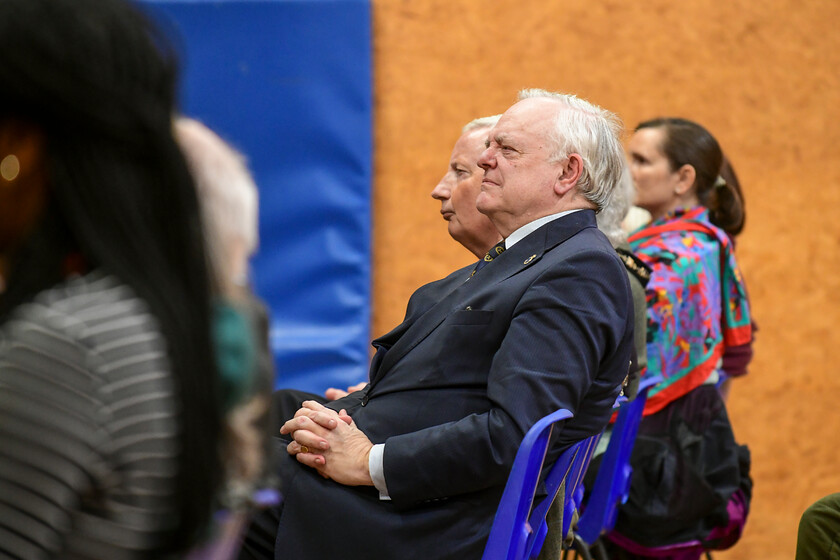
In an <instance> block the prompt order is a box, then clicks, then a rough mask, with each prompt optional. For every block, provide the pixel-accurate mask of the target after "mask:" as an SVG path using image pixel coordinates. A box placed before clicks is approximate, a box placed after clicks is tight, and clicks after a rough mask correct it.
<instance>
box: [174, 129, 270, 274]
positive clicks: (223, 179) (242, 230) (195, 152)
mask: <svg viewBox="0 0 840 560" xmlns="http://www.w3.org/2000/svg"><path fill="white" fill-rule="evenodd" d="M175 137H176V139H177V140H178V144H179V145H180V147H181V151H182V152H183V153H184V157H185V159H186V160H187V165H188V166H189V169H190V173H191V174H192V176H193V181H194V182H195V186H196V190H197V192H198V199H199V201H200V204H201V213H202V218H203V221H204V224H205V225H204V229H205V232H204V234H205V240H206V245H207V250H208V253H209V255H210V261H211V266H212V268H213V270H214V272H215V275H216V278H217V279H218V280H219V281H220V282H222V285H223V286H225V287H229V286H230V285H231V284H241V283H243V282H244V278H242V277H240V276H242V275H244V274H245V272H246V271H247V257H249V256H250V255H251V254H253V253H254V251H256V249H257V243H258V233H257V226H258V217H257V205H258V194H257V186H256V185H255V184H254V179H253V178H252V177H251V173H250V172H249V171H248V167H247V165H246V163H245V158H244V156H242V154H240V153H239V152H237V151H236V150H234V149H233V148H232V147H231V146H229V145H228V144H227V143H225V141H224V140H222V139H221V138H219V136H218V135H216V133H214V132H213V131H212V130H210V129H209V128H207V127H206V126H205V125H203V124H202V123H200V122H198V121H196V120H193V119H189V118H186V117H181V118H178V119H177V120H176V121H175Z"/></svg>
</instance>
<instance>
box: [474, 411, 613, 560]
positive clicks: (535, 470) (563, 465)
mask: <svg viewBox="0 0 840 560" xmlns="http://www.w3.org/2000/svg"><path fill="white" fill-rule="evenodd" d="M571 417H572V413H571V412H570V411H568V410H565V409H560V410H558V411H556V412H553V413H551V414H549V415H547V416H545V417H544V418H542V419H540V420H539V421H537V423H535V424H534V425H533V426H532V427H531V429H530V430H528V433H527V434H525V437H524V438H523V440H522V443H521V444H520V446H519V450H518V451H517V453H516V459H515V460H514V463H513V468H512V469H511V472H510V476H509V477H508V481H507V484H506V485H505V490H504V493H503V495H502V499H501V502H500V503H499V509H498V510H497V511H496V517H495V519H494V520H493V527H492V529H491V530H490V537H489V538H488V540H487V545H486V547H485V549H484V555H483V556H482V559H483V560H525V559H527V558H536V557H537V555H538V554H539V552H540V550H541V548H542V545H543V542H544V541H545V535H546V533H547V530H548V527H547V525H546V521H545V518H546V515H547V513H548V510H549V507H550V506H551V503H552V502H553V501H554V499H555V498H556V497H557V494H558V493H559V492H560V489H561V488H563V487H565V491H564V494H563V506H564V507H563V530H564V533H563V534H564V535H565V534H569V530H570V528H571V524H572V518H573V517H574V513H575V509H576V507H577V506H578V505H579V504H578V503H576V501H575V495H576V490H577V489H578V487H579V486H580V484H581V483H582V481H583V474H584V472H585V471H586V467H587V466H588V464H589V459H590V458H591V456H592V453H593V451H594V450H595V447H596V445H597V443H598V439H599V438H600V436H601V434H596V435H594V436H591V437H589V438H586V439H584V440H582V441H579V442H577V443H575V444H573V445H572V446H571V447H569V448H568V449H566V450H565V451H564V452H563V453H561V455H560V457H558V458H557V460H556V461H555V463H554V465H552V466H551V468H550V470H549V472H548V475H547V476H546V479H545V490H546V493H547V496H546V497H545V498H544V499H543V500H541V501H540V502H539V504H537V506H536V507H534V508H533V511H532V505H533V503H534V496H535V494H536V489H537V486H538V484H539V480H540V474H541V472H542V468H543V464H544V462H545V456H546V453H547V451H548V444H549V441H550V438H551V432H552V430H553V427H554V425H555V423H557V422H561V421H563V420H568V419H569V418H571Z"/></svg>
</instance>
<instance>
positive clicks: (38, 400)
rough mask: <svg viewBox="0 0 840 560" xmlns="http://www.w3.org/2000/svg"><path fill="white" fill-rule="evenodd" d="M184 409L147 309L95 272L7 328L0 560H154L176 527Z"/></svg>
mask: <svg viewBox="0 0 840 560" xmlns="http://www.w3.org/2000/svg"><path fill="white" fill-rule="evenodd" d="M177 407H178V405H177V401H176V398H175V386H174V382H173V379H172V376H171V373H170V368H169V365H168V359H167V356H166V352H165V341H164V340H163V338H162V336H161V334H160V332H159V329H158V328H157V326H156V321H155V319H154V317H152V316H151V315H150V314H149V313H148V311H147V309H146V306H145V304H144V302H143V301H142V300H140V299H139V298H137V297H136V296H135V295H134V294H133V292H132V291H131V290H130V289H129V288H128V287H127V286H125V285H124V284H121V283H120V282H119V281H117V280H116V279H115V278H113V277H109V276H104V275H101V274H99V273H92V274H89V275H87V276H85V277H81V278H76V279H73V280H71V281H69V282H67V283H66V284H63V285H61V286H59V287H56V288H54V289H51V290H49V291H47V292H44V293H42V294H39V296H38V297H37V298H36V300H35V301H34V302H33V303H30V304H26V305H23V306H21V307H20V308H19V309H18V310H16V311H15V312H14V314H13V316H12V317H11V318H10V319H9V320H8V321H7V322H6V323H5V324H4V325H3V327H2V329H0V558H26V559H29V558H72V559H83V558H99V559H120V558H148V557H149V555H148V551H149V550H150V549H151V548H153V547H154V546H155V545H156V544H157V543H159V542H160V539H161V536H162V535H163V534H165V533H166V532H167V531H171V530H172V528H173V527H174V526H175V524H176V521H177V518H176V515H177V512H176V511H174V509H173V495H174V493H175V484H174V479H175V475H176V471H177V468H178V453H179V445H178V442H177V435H178V416H177Z"/></svg>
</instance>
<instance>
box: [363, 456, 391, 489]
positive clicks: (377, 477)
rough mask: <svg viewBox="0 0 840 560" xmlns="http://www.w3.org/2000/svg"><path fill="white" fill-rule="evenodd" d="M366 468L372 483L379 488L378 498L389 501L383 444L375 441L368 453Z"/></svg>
mask: <svg viewBox="0 0 840 560" xmlns="http://www.w3.org/2000/svg"><path fill="white" fill-rule="evenodd" d="M368 469H369V470H370V478H371V480H373V485H374V486H375V487H376V489H377V490H379V499H380V500H386V501H390V500H391V496H389V495H388V487H387V486H386V485H385V444H384V443H377V444H376V445H374V446H373V449H371V450H370V455H368Z"/></svg>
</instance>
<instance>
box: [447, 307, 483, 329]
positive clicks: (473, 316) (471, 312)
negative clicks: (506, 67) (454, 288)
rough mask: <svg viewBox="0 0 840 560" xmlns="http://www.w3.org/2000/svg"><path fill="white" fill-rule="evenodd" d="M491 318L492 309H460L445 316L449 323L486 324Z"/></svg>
mask: <svg viewBox="0 0 840 560" xmlns="http://www.w3.org/2000/svg"><path fill="white" fill-rule="evenodd" d="M492 318H493V311H492V310H485V309H461V310H459V311H456V312H455V313H453V314H452V315H450V316H449V317H448V318H447V321H446V322H447V323H448V324H450V325H486V324H488V323H489V322H490V320H491V319H492Z"/></svg>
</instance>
